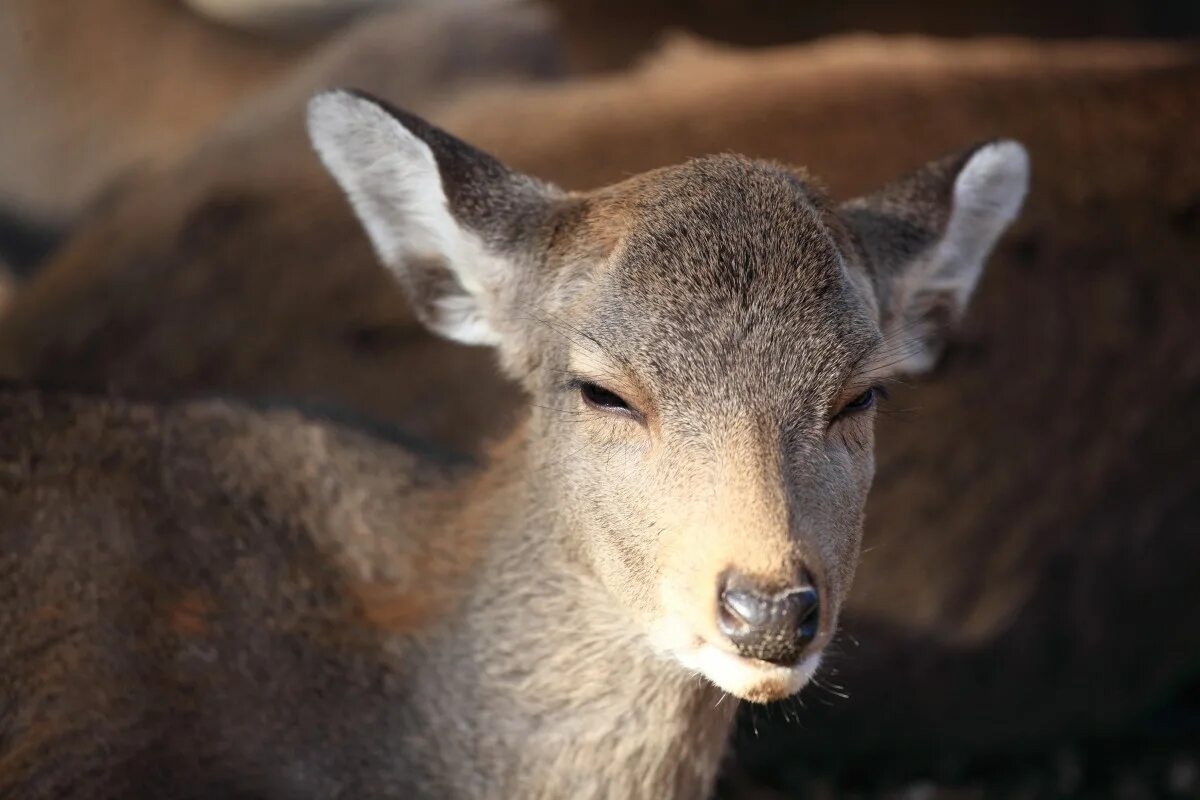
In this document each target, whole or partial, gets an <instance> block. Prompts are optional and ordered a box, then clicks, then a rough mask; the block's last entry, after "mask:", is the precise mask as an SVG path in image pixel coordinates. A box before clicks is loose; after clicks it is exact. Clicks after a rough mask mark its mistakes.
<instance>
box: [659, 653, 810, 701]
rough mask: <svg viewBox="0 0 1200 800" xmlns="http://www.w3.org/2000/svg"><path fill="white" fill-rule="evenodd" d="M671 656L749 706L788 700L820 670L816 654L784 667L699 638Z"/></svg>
mask: <svg viewBox="0 0 1200 800" xmlns="http://www.w3.org/2000/svg"><path fill="white" fill-rule="evenodd" d="M672 655H673V656H674V657H675V659H676V660H677V661H678V662H679V663H681V664H682V665H683V666H684V667H686V668H688V669H690V670H692V671H694V672H697V673H699V674H700V675H703V676H704V678H705V679H707V680H708V681H709V682H710V683H712V684H714V685H715V686H717V687H718V688H720V689H721V690H723V691H725V692H728V693H729V694H732V695H734V696H735V697H739V698H741V699H742V700H747V701H749V702H751V703H769V702H771V701H773V700H782V699H784V698H785V697H790V696H791V695H793V694H795V693H796V692H798V691H800V690H801V689H803V688H804V687H805V685H807V684H808V682H809V681H810V680H811V679H812V676H813V674H814V673H816V671H817V669H818V668H819V667H820V666H821V651H820V650H816V651H814V652H811V653H809V654H808V655H806V656H805V657H804V658H802V659H800V660H799V661H797V662H796V663H795V664H791V665H786V666H785V665H780V664H772V663H770V662H768V661H761V660H759V659H757V658H748V657H746V656H743V655H739V654H738V653H735V652H732V651H730V650H727V649H726V648H724V647H721V646H719V645H717V644H714V643H712V642H710V641H707V640H706V639H703V638H701V637H696V639H695V642H694V643H693V645H692V646H691V647H688V648H686V649H674V648H673V651H672Z"/></svg>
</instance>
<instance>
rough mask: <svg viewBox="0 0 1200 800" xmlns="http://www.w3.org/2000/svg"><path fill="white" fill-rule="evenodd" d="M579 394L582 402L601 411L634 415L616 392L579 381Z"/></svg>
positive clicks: (630, 407) (631, 408)
mask: <svg viewBox="0 0 1200 800" xmlns="http://www.w3.org/2000/svg"><path fill="white" fill-rule="evenodd" d="M579 394H580V396H581V397H582V398H583V402H585V403H587V404H588V405H589V406H592V407H593V408H598V409H600V410H601V411H615V412H618V413H621V414H628V415H630V416H633V415H635V413H636V412H634V410H633V407H632V406H630V405H629V403H627V402H625V399H624V398H623V397H621V395H619V394H617V393H616V392H610V391H609V390H608V389H605V388H604V387H603V386H601V385H599V384H597V383H592V382H590V381H581V382H580V384H579Z"/></svg>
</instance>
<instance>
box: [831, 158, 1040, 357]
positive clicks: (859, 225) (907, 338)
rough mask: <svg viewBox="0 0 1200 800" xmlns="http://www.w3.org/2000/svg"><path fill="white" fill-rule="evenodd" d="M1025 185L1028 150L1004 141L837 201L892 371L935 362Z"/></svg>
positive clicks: (1022, 196) (1021, 198) (1021, 199)
mask: <svg viewBox="0 0 1200 800" xmlns="http://www.w3.org/2000/svg"><path fill="white" fill-rule="evenodd" d="M1028 187H1029V155H1028V153H1026V151H1025V148H1024V147H1022V146H1021V145H1020V144H1019V143H1017V142H1014V141H1011V140H999V141H994V142H989V143H987V144H983V145H980V146H978V147H975V148H972V149H971V150H969V151H967V152H965V153H961V154H958V155H955V156H951V157H949V158H944V159H941V160H939V161H935V162H933V163H931V164H928V165H926V166H925V167H923V168H922V169H920V170H918V171H917V172H914V173H913V174H911V175H909V176H908V177H906V178H903V179H901V180H899V181H896V182H895V183H892V184H890V185H889V186H887V187H886V188H884V189H883V190H882V191H880V192H877V193H875V194H872V195H869V196H867V197H863V198H859V199H857V200H852V201H850V202H848V203H846V204H844V205H843V206H842V207H841V208H840V209H839V211H840V215H841V217H842V219H844V220H845V221H846V223H847V224H848V225H849V227H850V228H851V230H853V231H854V233H855V236H856V239H857V240H858V243H859V245H860V246H861V248H862V250H863V255H864V258H865V259H866V262H867V263H866V265H865V266H866V269H867V271H868V273H869V275H870V278H871V281H872V283H873V285H874V287H875V291H876V296H877V299H878V302H879V309H880V317H881V320H880V322H881V325H882V327H883V333H884V337H885V339H886V344H887V351H888V352H889V353H890V354H891V355H892V357H891V358H890V359H889V361H891V362H892V363H891V365H890V367H889V369H891V370H892V371H895V372H903V373H909V374H913V373H919V372H924V371H926V370H928V369H930V368H931V367H932V366H933V365H934V364H935V363H936V362H937V358H938V356H939V354H940V353H941V349H942V346H943V343H944V340H945V334H946V331H947V329H948V328H949V326H950V325H952V324H953V323H954V322H956V321H957V320H958V318H959V317H960V316H961V315H962V313H963V311H964V310H965V309H966V306H967V303H968V301H969V300H970V298H971V293H972V292H973V291H974V290H975V286H976V284H977V283H978V282H979V278H980V276H981V275H982V274H983V266H984V263H985V262H986V261H987V258H988V255H989V254H990V253H991V251H992V248H993V247H994V246H995V244H996V241H997V240H998V239H999V238H1000V234H1002V233H1003V232H1004V230H1005V229H1006V228H1007V227H1008V225H1009V224H1010V223H1011V222H1012V221H1013V220H1014V219H1015V218H1016V216H1017V213H1018V212H1019V211H1020V209H1021V204H1022V203H1023V202H1024V199H1025V193H1026V191H1027V190H1028Z"/></svg>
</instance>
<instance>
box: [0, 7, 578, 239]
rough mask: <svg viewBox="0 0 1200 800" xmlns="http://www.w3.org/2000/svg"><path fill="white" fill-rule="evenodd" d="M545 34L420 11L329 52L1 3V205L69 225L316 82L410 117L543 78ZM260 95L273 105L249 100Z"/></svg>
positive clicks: (515, 16)
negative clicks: (476, 87) (244, 111)
mask: <svg viewBox="0 0 1200 800" xmlns="http://www.w3.org/2000/svg"><path fill="white" fill-rule="evenodd" d="M548 31H549V23H548V20H547V17H546V15H544V14H541V13H537V10H536V9H528V8H525V9H515V10H514V9H508V10H504V11H497V10H491V9H484V8H475V9H469V10H464V9H461V8H459V9H448V10H447V9H438V8H430V9H426V10H417V11H410V10H399V11H396V12H391V13H382V14H379V15H377V16H373V17H371V18H369V19H367V20H364V21H362V22H360V23H356V24H352V25H350V26H348V27H347V28H345V29H342V30H340V31H339V32H338V36H337V37H336V39H335V40H333V41H330V32H329V31H328V30H326V31H324V32H323V33H322V35H320V36H317V37H316V38H315V39H304V40H293V39H272V38H266V37H261V36H255V35H252V34H249V33H245V32H241V31H237V30H233V29H230V28H226V27H223V26H221V25H218V24H215V23H213V22H209V21H206V20H204V19H201V18H200V17H198V16H196V15H195V14H193V13H191V12H190V11H189V10H188V9H187V8H186V7H185V6H184V5H183V4H182V3H181V2H180V0H88V2H86V3H83V4H80V5H79V7H76V4H74V3H62V2H57V0H56V1H55V2H45V1H44V0H5V2H4V3H2V4H0V117H3V118H4V119H5V120H6V121H7V124H6V126H5V135H4V137H3V139H0V205H2V206H6V207H13V208H16V209H19V210H20V211H21V212H22V214H23V215H25V216H27V217H30V218H36V219H41V220H45V221H47V222H63V221H70V220H72V219H73V218H74V216H75V215H76V214H77V213H79V212H80V211H82V210H84V209H86V208H88V207H89V206H90V205H92V204H94V203H95V202H99V200H98V198H105V197H108V196H109V195H111V194H112V193H113V192H115V191H119V188H120V186H121V185H124V184H126V183H128V182H130V181H133V180H136V177H135V176H137V175H142V174H145V173H152V172H154V171H155V170H157V169H161V168H164V167H167V166H170V165H172V164H174V163H175V162H176V161H177V160H178V159H179V158H180V157H182V156H184V155H186V154H188V153H189V152H191V151H192V150H193V149H194V148H195V147H196V146H197V144H198V143H199V142H200V141H202V138H203V137H204V136H205V135H208V134H210V132H211V130H212V129H213V128H214V127H216V126H217V125H218V124H219V123H222V122H223V121H225V120H226V118H227V117H228V116H229V115H230V113H231V112H234V111H236V110H237V109H238V108H239V107H240V106H241V105H242V104H244V103H246V102H248V101H249V100H250V98H254V97H257V98H259V99H257V100H256V101H254V103H253V106H254V107H255V108H256V109H257V110H256V112H255V113H258V114H261V113H263V112H264V107H265V106H269V105H270V103H271V102H278V101H279V99H280V98H282V97H284V96H292V97H293V98H294V99H296V100H298V101H302V100H303V99H304V98H306V97H307V96H308V95H309V94H311V93H312V92H313V91H315V90H316V89H319V88H325V87H326V86H327V85H328V84H325V83H322V82H323V81H329V80H332V81H335V82H339V83H340V82H353V83H371V82H375V81H379V82H382V83H384V85H386V86H388V87H389V88H391V89H392V90H393V92H394V93H395V94H394V96H396V97H398V98H402V99H404V100H405V101H406V102H409V103H412V104H414V105H421V103H422V102H428V99H429V98H430V97H432V96H436V95H438V94H439V93H441V92H447V91H449V90H450V89H452V88H453V87H454V85H455V84H456V83H457V82H460V81H462V80H463V79H470V78H474V79H476V80H478V79H480V78H486V79H491V80H496V79H503V78H505V77H509V76H511V75H513V74H520V75H523V76H531V75H534V74H538V73H542V74H545V73H547V72H549V71H552V70H554V68H555V60H556V55H555V47H556V45H555V44H554V43H553V42H551V40H550V38H549V36H548ZM397 54H400V55H397ZM347 62H351V63H349V64H347ZM281 82H282V86H279V87H276V86H275V85H276V84H278V83H281ZM314 82H315V84H314ZM269 87H270V94H269V97H272V98H274V100H264V99H263V98H262V96H261V95H260V94H259V93H260V92H262V91H263V90H266V89H268V88H269Z"/></svg>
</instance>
